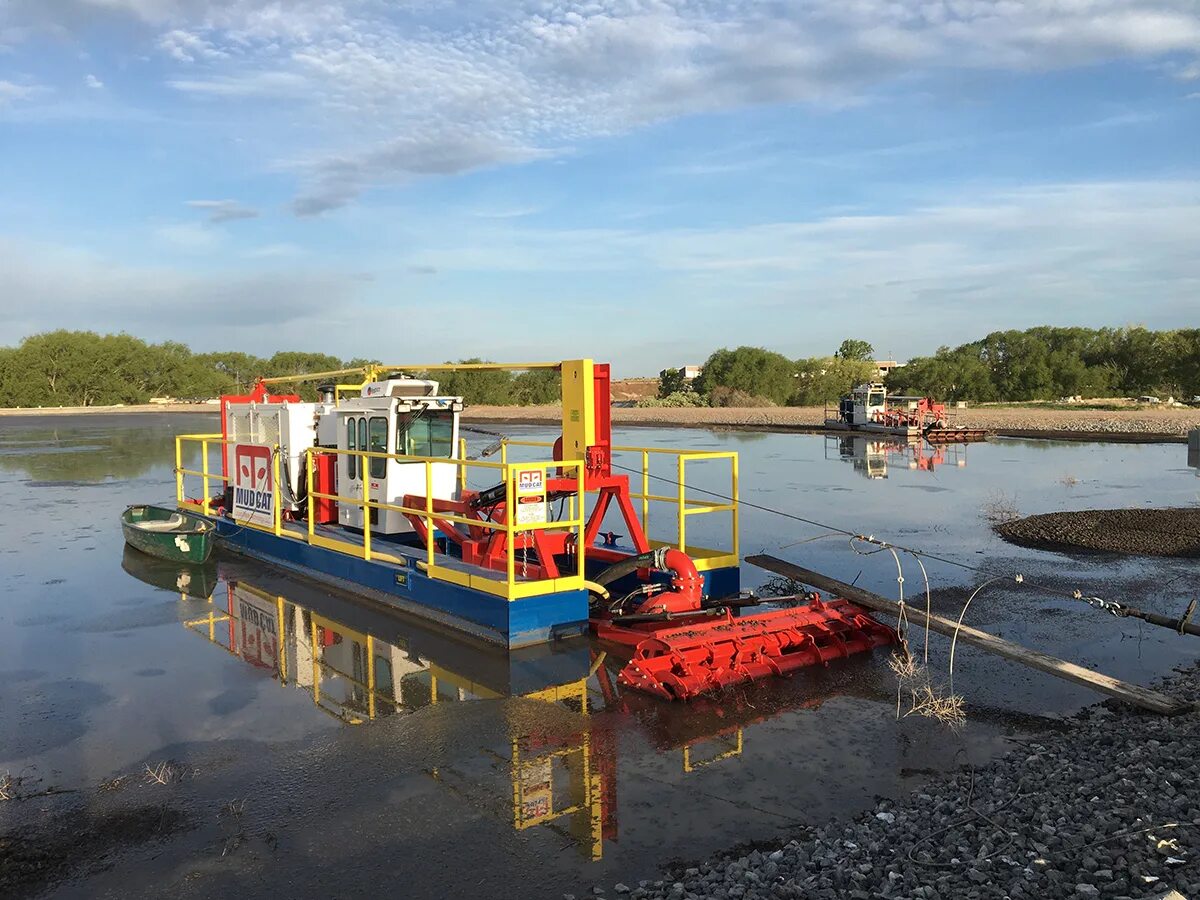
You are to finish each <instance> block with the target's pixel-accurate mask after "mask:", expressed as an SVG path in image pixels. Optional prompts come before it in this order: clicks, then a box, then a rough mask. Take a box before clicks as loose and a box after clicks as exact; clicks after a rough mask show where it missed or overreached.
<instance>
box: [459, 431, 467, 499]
mask: <svg viewBox="0 0 1200 900" xmlns="http://www.w3.org/2000/svg"><path fill="white" fill-rule="evenodd" d="M466 489H467V439H466V438H464V437H460V438H459V439H458V492H459V494H462V492H463V491H465V490H466Z"/></svg>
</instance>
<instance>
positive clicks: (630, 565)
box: [592, 550, 658, 585]
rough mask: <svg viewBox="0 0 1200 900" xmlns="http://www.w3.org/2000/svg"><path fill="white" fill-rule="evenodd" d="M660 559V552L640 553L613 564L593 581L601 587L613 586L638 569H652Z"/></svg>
mask: <svg viewBox="0 0 1200 900" xmlns="http://www.w3.org/2000/svg"><path fill="white" fill-rule="evenodd" d="M657 557H658V552H657V551H655V550H651V551H650V552H648V553H639V554H638V555H637V556H631V557H629V558H628V559H623V560H621V561H620V562H618V563H613V564H612V565H611V566H609V567H608V568H607V569H605V570H604V571H602V572H600V574H598V575H597V576H596V577H595V578H593V579H592V581H594V582H596V584H600V585H608V584H612V582H614V581H616V580H617V579H618V578H622V577H624V576H626V575H628V574H629V573H630V572H634V571H636V570H637V569H645V568H651V567H653V566H654V565H655V560H656V558H657Z"/></svg>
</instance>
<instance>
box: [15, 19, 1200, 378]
mask: <svg viewBox="0 0 1200 900" xmlns="http://www.w3.org/2000/svg"><path fill="white" fill-rule="evenodd" d="M1198 248H1200V2H1198V0H808V2H772V0H694V2H684V0H595V2H533V0H410V2H405V3H401V2H389V0H291V2H281V0H0V345H11V344H15V343H16V342H18V341H19V340H20V339H21V338H22V337H24V336H25V335H28V334H31V333H36V332H39V331H44V330H48V329H53V328H60V327H65V328H86V329H94V330H98V331H101V332H115V331H127V332H129V333H131V334H136V335H138V336H140V337H143V338H146V339H148V340H153V341H160V340H167V339H170V340H177V341H183V342H185V343H187V344H189V345H190V346H192V347H193V349H196V350H199V351H207V350H218V349H228V350H242V351H246V352H251V353H257V354H260V355H269V354H270V353H272V352H274V351H275V350H279V349H289V350H310V351H319V352H326V353H331V354H334V355H337V356H340V357H342V358H351V357H373V358H378V359H382V360H384V361H385V362H388V363H394V364H406V365H415V364H419V363H423V362H436V361H441V360H445V359H459V358H464V357H483V358H489V359H494V360H504V361H525V360H528V361H533V360H557V359H562V358H577V357H581V356H590V357H594V358H596V359H599V360H609V361H612V362H613V363H614V365H615V369H616V372H617V374H618V375H639V374H653V373H657V372H658V370H659V369H661V368H663V367H664V366H671V365H682V364H685V363H696V362H702V361H703V359H704V358H705V357H707V355H708V354H709V353H710V352H711V351H712V350H714V349H717V348H718V347H733V346H737V345H739V344H750V345H754V346H762V347H767V348H770V349H773V350H778V351H780V352H782V353H785V354H787V355H788V356H792V357H797V356H811V355H818V354H828V353H831V352H832V351H833V350H835V349H836V348H837V346H838V344H839V343H840V342H841V341H842V339H843V338H847V337H855V338H862V339H865V340H868V341H870V342H871V343H872V344H873V345H874V347H875V348H876V350H877V352H878V355H880V356H882V357H890V358H898V359H902V360H903V359H907V358H910V357H912V356H916V355H921V354H928V353H931V352H933V351H934V350H935V349H936V348H937V347H939V346H942V345H956V344H959V343H963V342H965V341H968V340H973V339H975V338H978V337H982V336H983V335H984V334H987V333H988V332H990V331H994V330H998V329H1005V328H1025V327H1030V326H1033V325H1039V324H1053V325H1087V326H1093V327H1099V326H1120V325H1127V324H1133V323H1140V324H1144V325H1146V326H1148V327H1152V328H1172V327H1185V326H1191V327H1195V326H1200V249H1198Z"/></svg>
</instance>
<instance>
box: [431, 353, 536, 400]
mask: <svg viewBox="0 0 1200 900" xmlns="http://www.w3.org/2000/svg"><path fill="white" fill-rule="evenodd" d="M447 362H449V360H447ZM483 362H490V360H484V359H479V358H478V357H473V358H472V359H460V360H459V364H472V363H474V364H478V363H483ZM429 377H431V378H433V379H435V380H436V381H438V383H439V388H440V391H441V393H443V394H446V395H449V396H452V397H462V398H463V400H464V401H465V402H466V403H475V404H485V405H488V406H511V405H513V404H514V403H515V402H516V401H515V400H514V399H513V376H512V373H511V372H508V371H505V370H504V369H452V370H449V371H436V372H432V373H430V374H429Z"/></svg>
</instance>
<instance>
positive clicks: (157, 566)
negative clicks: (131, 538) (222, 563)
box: [121, 544, 217, 600]
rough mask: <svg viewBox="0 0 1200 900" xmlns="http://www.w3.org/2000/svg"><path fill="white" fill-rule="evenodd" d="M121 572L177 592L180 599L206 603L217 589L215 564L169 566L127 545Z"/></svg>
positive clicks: (122, 558) (167, 563) (212, 562)
mask: <svg viewBox="0 0 1200 900" xmlns="http://www.w3.org/2000/svg"><path fill="white" fill-rule="evenodd" d="M121 568H122V569H124V570H125V571H126V572H128V573H129V574H130V575H132V576H133V577H134V578H136V579H137V580H138V581H141V582H144V583H145V584H148V585H151V586H152V587H156V588H161V589H162V590H164V591H175V592H178V593H179V595H180V599H184V598H187V597H193V598H195V599H197V600H207V599H208V598H209V597H211V596H212V594H213V590H214V589H215V588H216V586H217V564H216V562H215V561H214V560H209V561H208V562H206V563H204V564H203V565H199V566H196V565H190V564H188V563H175V562H168V561H167V560H165V559H156V558H155V557H153V556H148V555H147V554H145V553H143V552H142V551H140V550H136V549H134V548H133V547H130V546H129V545H128V544H126V545H125V547H124V550H123V552H122V556H121Z"/></svg>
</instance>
